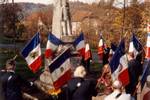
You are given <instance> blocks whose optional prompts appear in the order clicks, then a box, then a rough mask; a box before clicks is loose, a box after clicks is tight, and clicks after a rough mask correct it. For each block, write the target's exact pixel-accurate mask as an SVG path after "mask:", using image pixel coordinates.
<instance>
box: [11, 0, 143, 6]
mask: <svg viewBox="0 0 150 100" xmlns="http://www.w3.org/2000/svg"><path fill="white" fill-rule="evenodd" d="M9 1H11V0H9ZM14 1H15V2H32V3H42V4H52V3H53V1H54V0H14ZM70 1H82V2H84V3H93V2H96V1H100V0H70ZM123 1H124V0H115V2H116V3H115V5H116V6H121V5H123ZM128 1H129V2H130V0H128ZM138 1H140V2H142V1H144V0H138ZM118 3H120V5H119V4H118Z"/></svg>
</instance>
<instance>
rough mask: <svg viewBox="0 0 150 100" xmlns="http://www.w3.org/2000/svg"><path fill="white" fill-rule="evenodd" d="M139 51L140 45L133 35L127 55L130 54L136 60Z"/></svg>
mask: <svg viewBox="0 0 150 100" xmlns="http://www.w3.org/2000/svg"><path fill="white" fill-rule="evenodd" d="M141 50H142V44H141V43H140V41H139V39H138V38H137V37H136V36H135V34H134V33H133V34H132V37H131V41H130V45H129V53H132V54H133V57H134V58H136V56H137V55H138V53H139V52H140V51H141Z"/></svg>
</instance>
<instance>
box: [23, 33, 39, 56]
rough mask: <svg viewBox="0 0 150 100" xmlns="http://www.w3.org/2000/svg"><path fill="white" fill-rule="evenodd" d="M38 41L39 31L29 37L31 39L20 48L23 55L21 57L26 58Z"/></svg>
mask: <svg viewBox="0 0 150 100" xmlns="http://www.w3.org/2000/svg"><path fill="white" fill-rule="evenodd" d="M39 43H40V36H39V32H37V33H36V34H35V35H34V36H33V38H32V39H31V41H29V43H28V44H27V45H26V46H25V47H24V49H23V50H22V52H21V54H22V55H23V57H24V58H26V57H27V56H28V54H29V53H30V52H31V51H32V50H33V49H34V48H36V47H37V45H38V44H39Z"/></svg>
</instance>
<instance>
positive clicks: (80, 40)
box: [73, 33, 85, 57]
mask: <svg viewBox="0 0 150 100" xmlns="http://www.w3.org/2000/svg"><path fill="white" fill-rule="evenodd" d="M73 45H74V46H75V48H76V50H77V51H78V52H79V54H80V55H81V56H82V57H84V56H85V41H84V35H83V33H81V34H80V35H79V36H78V37H77V38H76V40H75V41H74V42H73Z"/></svg>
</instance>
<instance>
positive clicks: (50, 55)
mask: <svg viewBox="0 0 150 100" xmlns="http://www.w3.org/2000/svg"><path fill="white" fill-rule="evenodd" d="M52 56H53V52H52V50H51V49H47V50H46V51H45V57H46V58H50V57H52Z"/></svg>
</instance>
